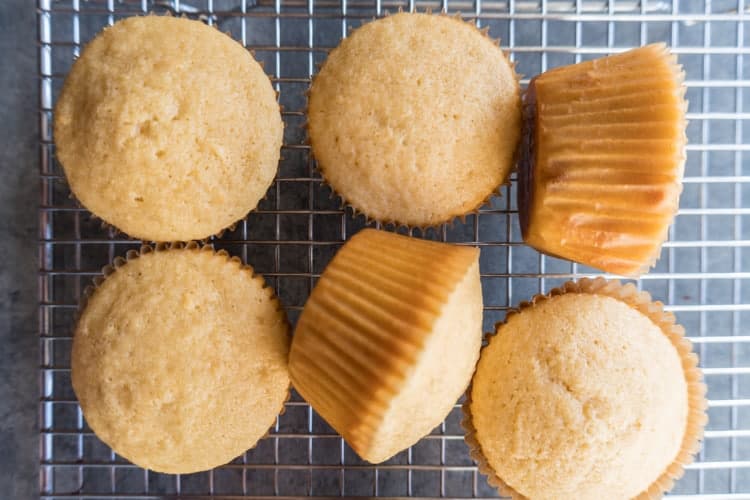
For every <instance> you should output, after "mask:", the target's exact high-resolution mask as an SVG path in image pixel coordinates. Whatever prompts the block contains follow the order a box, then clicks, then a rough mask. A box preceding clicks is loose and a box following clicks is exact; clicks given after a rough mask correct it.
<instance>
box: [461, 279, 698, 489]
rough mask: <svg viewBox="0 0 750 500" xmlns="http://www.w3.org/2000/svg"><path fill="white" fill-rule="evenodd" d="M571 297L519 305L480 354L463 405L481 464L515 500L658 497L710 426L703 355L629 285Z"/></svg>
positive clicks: (572, 287)
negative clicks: (698, 355) (697, 354)
mask: <svg viewBox="0 0 750 500" xmlns="http://www.w3.org/2000/svg"><path fill="white" fill-rule="evenodd" d="M565 291H567V293H563V291H561V290H557V291H556V292H555V294H553V295H552V296H551V297H538V298H537V299H536V300H535V301H534V302H533V303H531V304H525V305H522V308H521V310H520V311H519V312H517V313H511V314H510V315H509V316H508V318H507V320H506V322H505V323H504V324H501V325H498V328H497V334H496V335H495V336H492V337H490V339H489V344H488V345H487V347H485V348H484V349H483V350H482V354H481V358H480V361H479V363H478V365H477V371H476V374H475V376H474V379H473V382H472V388H471V390H470V393H471V394H470V402H469V403H468V404H467V406H466V407H465V408H466V410H467V411H468V414H469V415H470V416H469V419H470V421H469V424H468V429H469V435H468V437H467V440H468V442H469V445H470V447H472V448H473V450H474V453H473V455H474V456H475V457H477V458H478V460H479V462H480V468H481V469H483V471H484V472H485V473H488V474H489V475H490V477H491V478H492V479H491V481H494V484H496V485H499V486H501V487H503V488H505V489H507V491H508V492H509V493H511V494H512V496H514V497H516V498H533V499H557V498H580V499H600V498H611V499H630V498H651V497H654V496H658V495H660V494H661V493H662V492H663V491H664V490H665V489H669V487H671V482H672V479H674V478H675V477H679V475H680V474H681V470H682V464H683V463H686V462H689V461H690V456H691V454H692V453H693V452H694V451H695V448H696V447H697V442H698V439H699V437H700V435H701V429H702V426H703V424H704V423H705V414H704V413H703V412H704V408H705V400H704V399H703V394H704V391H705V387H704V386H703V385H702V383H701V381H700V373H699V372H698V370H697V368H696V366H695V365H696V358H695V356H694V355H693V354H692V353H691V352H690V345H689V343H688V342H687V341H686V340H685V339H684V338H683V336H682V335H683V332H682V329H681V328H680V327H677V326H676V325H675V324H674V317H672V316H671V315H669V314H666V313H664V312H663V311H662V310H661V304H658V303H651V302H650V297H648V296H647V295H645V294H641V295H639V294H638V293H637V292H636V291H635V289H634V288H633V287H632V285H629V286H626V287H621V286H620V285H619V284H618V283H616V282H613V283H607V282H606V281H604V280H597V281H593V282H590V281H583V282H581V283H580V284H572V283H571V284H569V286H568V287H567V289H566V290H565ZM640 495H643V496H642V497H641V496H640Z"/></svg>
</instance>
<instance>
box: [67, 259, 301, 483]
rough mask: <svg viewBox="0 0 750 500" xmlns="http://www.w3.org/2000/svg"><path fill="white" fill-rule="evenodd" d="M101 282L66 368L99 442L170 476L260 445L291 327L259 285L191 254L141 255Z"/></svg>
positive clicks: (230, 264)
mask: <svg viewBox="0 0 750 500" xmlns="http://www.w3.org/2000/svg"><path fill="white" fill-rule="evenodd" d="M105 274H106V278H105V279H104V281H103V282H100V284H99V286H98V287H97V288H96V289H95V291H93V293H92V294H91V295H90V297H89V298H88V301H87V303H86V305H85V308H84V309H83V311H82V313H81V316H80V318H79V321H78V325H77V327H76V331H75V336H74V339H73V354H72V359H71V364H72V381H73V389H74V390H75V393H76V395H77V396H78V400H79V401H80V405H81V409H82V410H83V415H84V416H85V418H86V421H87V422H88V424H89V426H90V427H91V429H92V430H93V431H94V432H95V433H96V435H97V436H99V438H100V439H101V440H102V441H104V442H105V443H106V444H108V445H109V446H111V447H112V449H113V450H114V451H115V452H116V453H118V454H119V455H121V456H123V457H125V458H127V459H128V460H130V461H132V462H133V463H135V464H136V465H139V466H141V467H144V468H147V469H152V470H155V471H158V472H167V473H191V472H197V471H202V470H207V469H211V468H213V467H216V466H219V465H222V464H224V463H226V462H229V461H230V460H232V459H233V458H235V457H236V456H237V455H240V454H241V453H243V452H244V451H245V450H247V449H248V448H251V447H252V446H254V445H255V443H256V442H257V441H258V439H260V438H261V437H263V436H264V435H265V434H266V432H267V431H268V429H269V427H270V426H271V425H272V424H273V423H274V422H275V420H276V416H277V415H278V414H279V412H280V411H281V410H282V408H283V404H284V401H285V400H286V398H287V396H288V391H289V374H288V369H287V368H288V367H287V357H288V349H289V331H288V323H287V321H286V317H285V315H284V314H283V312H282V310H281V306H280V304H279V302H278V301H277V300H276V298H275V297H274V295H273V291H272V290H271V289H270V288H268V287H266V285H265V282H264V281H263V278H262V277H260V276H254V275H253V271H252V269H251V268H249V267H243V266H242V265H241V263H240V262H239V260H237V259H230V258H229V257H228V256H227V254H226V253H224V252H219V253H214V252H213V251H212V250H211V249H210V248H209V247H204V248H203V249H200V248H198V247H197V246H196V245H190V246H188V247H187V248H184V249H180V248H178V247H174V248H171V249H161V250H160V251H155V252H154V251H151V250H150V248H148V247H144V249H143V250H142V252H141V254H140V256H139V255H138V254H136V253H135V252H133V253H132V254H130V255H129V258H128V260H127V261H124V260H121V259H120V260H117V261H115V264H114V267H112V268H109V269H107V270H106V271H105Z"/></svg>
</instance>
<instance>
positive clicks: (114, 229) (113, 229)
mask: <svg viewBox="0 0 750 500" xmlns="http://www.w3.org/2000/svg"><path fill="white" fill-rule="evenodd" d="M151 16H153V17H159V16H164V17H179V18H180V19H185V20H190V18H189V17H188V16H186V15H185V14H184V13H183V14H182V15H180V16H174V12H172V11H171V10H167V11H165V12H164V13H163V14H155V13H153V12H150V13H148V14H147V15H146V16H145V17H151ZM136 17H137V16H136ZM141 17H143V16H141ZM211 26H212V27H213V28H215V29H216V30H217V31H220V30H219V29H218V26H217V25H211ZM108 28H109V26H107V27H105V28H104V29H108ZM102 31H103V30H102ZM100 34H101V32H100V33H97V35H96V36H99V35H100ZM223 34H224V35H225V36H227V37H229V38H230V39H233V37H232V36H231V33H230V32H229V31H224V32H223ZM233 40H234V39H233ZM234 41H235V42H237V41H236V40H234ZM247 52H249V53H250V56H251V57H252V59H253V60H254V61H255V62H257V63H258V64H259V65H260V67H261V68H264V64H263V61H258V60H257V58H256V56H255V52H254V51H253V50H250V49H248V50H247ZM79 59H80V58H79ZM79 59H76V61H75V62H77V61H78V60H79ZM75 62H74V64H75ZM266 76H268V75H266ZM274 93H275V95H276V103H277V104H278V106H279V113H280V114H281V113H282V111H283V106H281V104H280V103H279V92H278V91H276V90H274ZM281 126H282V136H283V130H284V128H285V127H286V124H285V123H284V121H283V120H282V122H281ZM281 159H282V158H281V157H279V161H281ZM63 170H64V169H63ZM277 173H278V166H277ZM66 181H67V179H66ZM274 181H275V177H274V179H272V180H271V183H270V184H269V185H268V186H267V188H266V191H265V194H264V195H263V196H262V197H261V198H259V199H258V202H257V203H256V205H255V207H253V208H251V209H250V210H248V211H247V213H246V214H245V215H243V216H242V217H239V218H238V219H237V220H235V221H234V222H232V223H231V224H227V225H226V226H224V227H222V228H219V229H218V230H216V231H215V232H213V233H209V234H206V235H204V236H202V237H200V238H198V237H187V238H179V237H178V235H173V237H172V238H170V239H169V240H161V239H154V238H152V236H153V234H148V232H141V231H138V230H131V231H127V230H125V229H123V228H121V227H119V226H117V225H116V224H113V223H111V222H110V221H108V220H107V219H105V218H104V217H102V216H101V215H100V214H98V213H95V212H93V211H91V209H90V208H89V207H87V206H86V205H85V204H84V203H83V202H82V201H81V200H80V199H79V198H78V197H77V196H76V195H75V193H73V191H72V189H71V188H70V185H69V184H68V189H69V190H70V195H69V197H70V198H71V199H73V200H74V201H75V203H76V205H77V206H78V207H80V208H83V209H85V210H87V211H88V212H89V213H90V214H91V217H92V219H94V220H99V221H101V227H102V229H104V230H107V231H109V232H110V233H111V234H112V235H113V236H114V235H117V234H122V235H125V236H126V237H128V238H130V239H137V240H142V241H144V242H154V243H170V242H173V241H181V242H190V241H199V242H201V243H206V242H207V241H208V240H210V239H211V238H216V239H218V238H221V237H222V236H223V235H224V234H225V233H226V232H232V231H234V230H235V229H236V227H237V225H238V224H239V223H240V222H242V221H243V220H245V219H246V218H247V216H248V214H249V213H251V212H252V211H253V210H255V209H257V207H258V205H259V204H260V202H261V201H263V200H266V199H267V197H268V191H269V190H270V189H271V187H272V186H273V182H274Z"/></svg>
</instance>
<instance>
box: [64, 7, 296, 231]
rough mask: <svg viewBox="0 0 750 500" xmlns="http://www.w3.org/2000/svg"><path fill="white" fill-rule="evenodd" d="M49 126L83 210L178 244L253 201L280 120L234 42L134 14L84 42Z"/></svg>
mask: <svg viewBox="0 0 750 500" xmlns="http://www.w3.org/2000/svg"><path fill="white" fill-rule="evenodd" d="M54 134H55V144H56V147H57V157H58V159H59V160H60V162H61V163H62V166H63V170H64V171H65V176H66V177H67V179H68V184H69V186H70V189H71V191H72V193H73V195H74V196H75V197H76V199H77V200H78V201H79V202H80V203H81V204H82V205H83V206H84V207H86V208H87V209H88V210H90V211H91V212H92V213H93V214H94V215H96V216H98V217H99V218H101V219H102V220H103V221H104V222H106V223H108V224H110V225H112V226H114V227H116V228H117V229H119V230H121V231H123V232H124V233H126V234H128V235H130V236H132V237H135V238H140V239H143V240H148V241H187V240H200V239H204V238H207V237H209V236H212V235H214V234H217V233H220V232H221V231H222V230H223V229H225V228H227V227H230V226H232V225H233V224H234V223H235V222H237V221H238V220H240V219H242V218H243V217H245V215H246V214H247V213H248V212H249V211H250V210H252V209H253V208H255V207H256V205H257V204H258V201H260V199H261V198H262V197H263V196H265V194H266V191H267V190H268V187H269V186H270V184H271V182H272V181H273V178H274V176H275V175H276V169H277V166H278V161H279V152H280V148H281V142H282V134H283V124H282V121H281V113H280V110H279V105H278V103H277V100H276V94H275V92H274V89H273V87H272V86H271V82H270V80H269V79H268V76H266V74H265V73H264V72H263V68H261V66H260V64H258V62H257V61H255V59H253V56H252V55H251V54H250V52H249V51H247V50H246V49H245V48H244V47H242V45H240V44H239V43H237V42H236V41H234V40H232V39H231V38H230V37H229V36H227V35H226V34H224V33H221V32H220V31H219V30H217V29H215V28H213V27H210V26H207V25H205V24H204V23H202V22H199V21H191V20H188V19H185V18H176V17H168V16H166V17H165V16H143V17H131V18H127V19H125V20H122V21H119V22H117V23H115V24H114V25H113V26H111V27H108V28H105V29H104V31H102V32H101V33H100V34H99V35H97V37H96V38H94V40H92V41H91V43H89V44H88V45H87V46H86V47H85V48H84V50H83V53H82V54H81V57H80V58H79V59H78V60H77V61H76V62H75V64H73V68H72V69H71V71H70V74H69V75H68V76H67V78H66V79H65V84H64V85H63V89H62V92H61V94H60V99H59V101H58V102H57V105H56V106H55V126H54Z"/></svg>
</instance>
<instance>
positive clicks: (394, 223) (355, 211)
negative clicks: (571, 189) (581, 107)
mask: <svg viewBox="0 0 750 500" xmlns="http://www.w3.org/2000/svg"><path fill="white" fill-rule="evenodd" d="M396 13H398V14H402V13H404V10H403V9H402V8H401V7H399V8H398V9H397V11H396ZM409 13H410V14H420V13H423V14H430V15H432V14H433V11H432V9H430V8H427V9H425V10H424V12H419V11H416V10H415V11H413V12H409ZM390 15H391V13H390V12H389V11H385V13H384V16H385V17H388V16H390ZM434 15H439V16H445V17H451V18H453V19H456V20H458V21H460V22H465V23H466V24H468V25H470V26H471V27H472V28H474V29H475V30H476V31H477V32H478V33H480V34H481V35H482V36H484V37H486V38H488V39H489V40H491V41H492V42H493V44H495V45H497V46H500V39H496V38H492V37H491V36H490V35H489V27H485V28H481V29H480V28H477V27H476V24H474V23H473V22H470V21H464V20H463V17H462V15H461V14H460V13H457V14H447V13H446V12H445V11H440V12H438V13H436V14H434ZM374 21H377V18H372V19H370V20H369V21H365V22H363V23H362V25H361V26H359V27H358V28H356V29H354V30H351V33H349V36H351V34H353V33H354V32H356V31H357V30H359V29H360V28H361V27H362V26H364V25H366V24H368V22H374ZM342 40H343V39H342ZM339 47H340V44H339V46H337V47H336V48H334V49H333V51H336V50H338V49H339ZM333 51H332V52H333ZM502 53H503V55H504V57H505V59H506V61H507V63H508V65H509V66H510V68H511V71H512V72H513V75H514V78H515V80H516V85H517V88H518V91H519V94H520V81H521V78H522V76H523V75H520V74H519V73H518V72H517V71H516V62H515V61H511V60H510V56H509V53H508V52H506V51H502ZM324 66H325V61H324V62H323V63H322V64H318V70H320V69H322V68H323V67H324ZM318 73H319V71H318ZM318 73H316V74H315V75H313V76H312V80H311V84H310V88H309V89H308V90H307V91H306V93H305V97H306V99H307V103H308V104H307V106H306V117H307V118H306V121H305V123H304V125H303V126H304V128H305V132H306V134H305V135H306V143H307V144H308V145H309V146H310V147H311V151H312V154H313V155H314V154H315V146H314V144H313V141H312V139H311V137H310V132H309V129H310V125H309V121H307V120H309V115H308V113H307V110H309V100H310V90H311V89H312V87H313V86H314V85H315V80H316V78H317V76H318ZM522 121H523V120H522ZM520 143H521V141H520V140H519V146H520ZM518 156H519V152H518V148H516V151H515V153H514V159H513V160H512V161H511V168H510V169H509V170H508V172H507V175H506V176H505V178H504V179H503V180H502V181H501V182H500V184H498V185H497V186H495V187H494V188H492V189H491V190H489V191H488V193H487V195H486V196H485V197H484V198H482V199H481V201H479V202H478V203H477V204H475V205H474V206H473V207H472V208H471V209H469V210H466V211H464V212H462V213H455V214H452V215H450V216H449V217H447V218H445V219H444V220H441V221H436V222H433V223H425V224H413V223H409V222H406V221H404V220H398V219H393V218H383V217H376V216H373V215H372V214H370V213H368V212H367V211H366V210H362V209H360V207H359V206H358V205H357V204H356V203H355V202H353V201H352V200H351V199H349V198H348V197H347V196H346V193H343V192H341V191H340V190H338V189H336V188H335V187H334V185H333V184H332V183H331V182H330V181H329V180H328V179H327V177H326V173H325V166H324V165H322V164H321V163H320V162H319V161H316V170H317V171H318V172H319V173H320V176H321V178H322V184H324V185H326V186H328V188H329V189H330V190H331V193H332V197H333V196H335V197H338V198H339V200H340V202H341V209H342V210H347V209H348V210H350V211H351V214H352V217H359V216H362V217H363V218H364V220H365V224H366V225H371V224H374V223H378V224H381V225H383V226H391V227H394V228H404V229H406V230H407V231H408V232H409V233H410V234H411V232H412V231H413V230H414V229H419V230H420V231H421V232H422V233H423V234H424V233H425V232H426V231H427V230H429V229H436V228H439V227H440V226H441V225H443V224H450V225H453V224H455V223H456V221H460V222H461V223H465V222H466V217H467V216H469V215H479V213H480V208H481V207H483V206H484V205H486V204H487V203H489V202H490V200H492V198H494V197H495V196H500V195H501V193H502V190H503V188H504V187H510V185H511V180H510V177H511V174H512V173H513V172H514V171H515V170H516V163H517V159H518Z"/></svg>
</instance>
